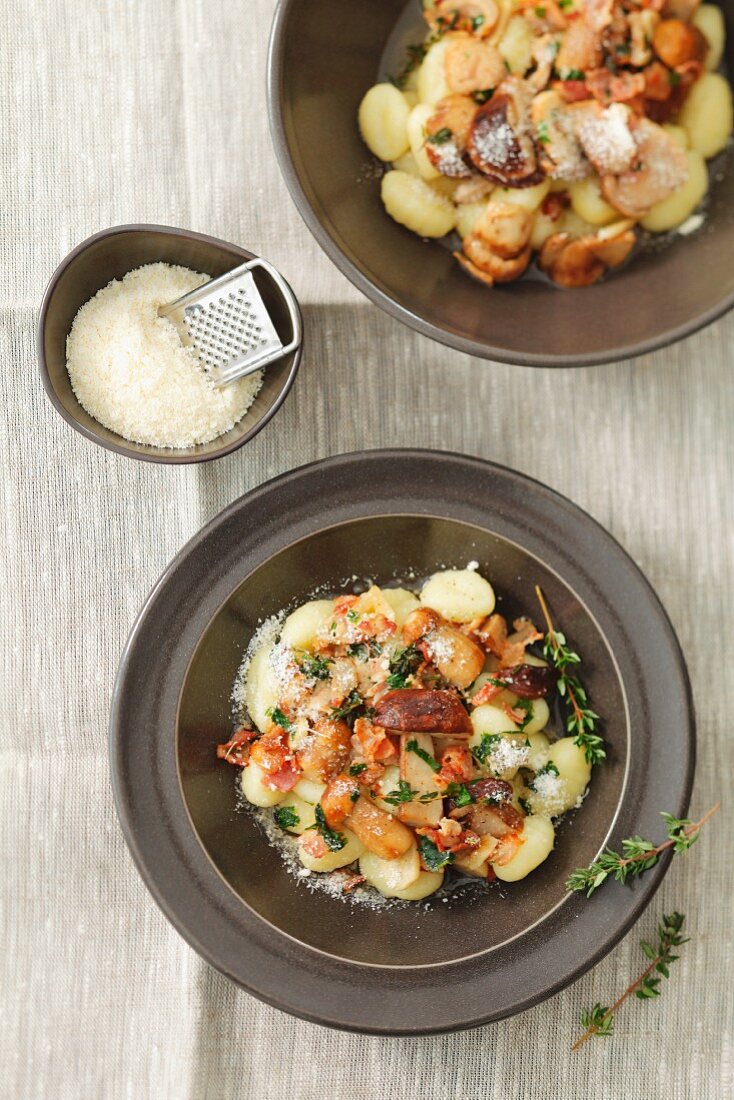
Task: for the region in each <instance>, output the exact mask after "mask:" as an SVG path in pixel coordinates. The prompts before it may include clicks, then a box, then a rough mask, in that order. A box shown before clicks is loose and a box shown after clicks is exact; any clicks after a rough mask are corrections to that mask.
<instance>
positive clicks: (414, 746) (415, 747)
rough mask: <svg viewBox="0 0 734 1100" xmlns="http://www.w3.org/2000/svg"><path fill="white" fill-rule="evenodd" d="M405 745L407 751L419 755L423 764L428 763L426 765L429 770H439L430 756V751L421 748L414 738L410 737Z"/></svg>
mask: <svg viewBox="0 0 734 1100" xmlns="http://www.w3.org/2000/svg"><path fill="white" fill-rule="evenodd" d="M405 747H406V749H407V750H408V752H414V753H415V755H416V756H419V757H420V758H421V760H422V761H423V762H424V764H428V767H429V768H430V769H431V771H433V772H438V771H440V770H441V769H440V768H439V766H438V763H437V762H436V760H435V759H434V757H432V756H431V754H430V752H426V750H425V749H422V748H421V747H420V745H419V744H418V742H417V741H416V740H415V738H411V739H410V741H408V744H407V745H406V746H405Z"/></svg>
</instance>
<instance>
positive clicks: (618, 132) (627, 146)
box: [569, 103, 637, 176]
mask: <svg viewBox="0 0 734 1100" xmlns="http://www.w3.org/2000/svg"><path fill="white" fill-rule="evenodd" d="M569 111H570V112H571V113H572V116H573V118H574V119H575V122H576V132H577V134H578V139H579V142H580V144H581V148H582V149H583V151H584V153H585V154H586V156H587V157H588V159H589V160H590V161H591V163H592V164H593V165H594V168H595V169H596V171H597V172H598V174H599V175H600V176H607V175H615V176H616V175H619V174H620V173H622V172H626V171H627V170H628V169H629V168H630V167H631V165H632V163H633V161H634V160H635V157H636V155H637V147H636V145H635V139H634V137H633V136H632V131H631V130H630V126H629V122H630V118H631V114H630V110H629V108H628V107H625V106H624V105H623V104H621V103H612V104H611V105H610V106H609V107H602V106H601V104H599V103H590V104H585V103H580V104H578V105H577V106H576V107H575V108H574V107H571V108H569Z"/></svg>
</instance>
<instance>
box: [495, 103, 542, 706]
mask: <svg viewBox="0 0 734 1100" xmlns="http://www.w3.org/2000/svg"><path fill="white" fill-rule="evenodd" d="M536 133H537V136H538V141H539V142H540V144H541V145H548V144H549V143H550V139H551V137H550V134H549V133H548V123H547V122H539V123H538V128H537V131H536ZM489 682H490V683H491V684H494V685H495V687H500V686H502V687H506V686H507V685H506V684H501V682H500V681H499V680H490V681H489Z"/></svg>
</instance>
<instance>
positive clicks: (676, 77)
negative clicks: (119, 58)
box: [668, 69, 680, 88]
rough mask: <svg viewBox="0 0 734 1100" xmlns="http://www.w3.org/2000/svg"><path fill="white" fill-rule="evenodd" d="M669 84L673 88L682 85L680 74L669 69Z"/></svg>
mask: <svg viewBox="0 0 734 1100" xmlns="http://www.w3.org/2000/svg"><path fill="white" fill-rule="evenodd" d="M668 83H669V84H670V85H671V87H673V88H674V87H675V86H676V84H680V73H677V72H676V71H675V69H668Z"/></svg>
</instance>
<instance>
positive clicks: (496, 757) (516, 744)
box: [489, 737, 530, 775]
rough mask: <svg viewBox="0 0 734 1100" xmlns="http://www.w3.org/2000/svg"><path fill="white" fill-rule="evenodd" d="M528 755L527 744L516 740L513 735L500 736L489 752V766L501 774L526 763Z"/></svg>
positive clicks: (515, 769)
mask: <svg viewBox="0 0 734 1100" xmlns="http://www.w3.org/2000/svg"><path fill="white" fill-rule="evenodd" d="M529 756H530V748H529V746H528V745H525V744H524V743H522V742H520V741H517V740H516V739H515V738H514V737H513V738H509V737H502V740H501V741H499V742H497V744H496V745H495V746H493V748H492V751H491V753H490V754H489V766H490V768H491V769H492V771H493V772H495V773H496V774H498V775H501V774H502V773H504V772H511V771H517V769H518V768H521V767H522V766H523V765H524V764H527V762H528V757H529Z"/></svg>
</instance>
